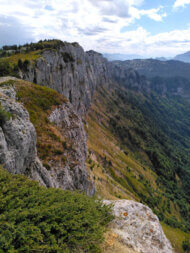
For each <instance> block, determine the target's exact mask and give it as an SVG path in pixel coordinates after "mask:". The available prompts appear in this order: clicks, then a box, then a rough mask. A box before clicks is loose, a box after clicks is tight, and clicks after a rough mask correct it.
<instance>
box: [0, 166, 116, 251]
mask: <svg viewBox="0 0 190 253" xmlns="http://www.w3.org/2000/svg"><path fill="white" fill-rule="evenodd" d="M0 213H1V216H0V234H1V237H0V251H1V252H99V251H100V249H99V245H100V244H101V242H102V239H103V233H104V231H105V226H106V225H107V224H108V223H109V221H111V219H112V216H111V215H110V207H108V206H104V205H103V204H102V203H101V201H99V200H95V199H94V198H90V197H87V196H86V195H84V194H80V193H77V192H71V191H63V190H60V189H46V188H44V187H40V186H39V185H38V183H36V182H34V181H31V180H29V179H27V178H26V177H24V176H21V175H11V174H9V173H8V172H7V171H5V170H3V169H2V168H0Z"/></svg>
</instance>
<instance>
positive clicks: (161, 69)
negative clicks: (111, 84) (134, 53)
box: [114, 59, 190, 80]
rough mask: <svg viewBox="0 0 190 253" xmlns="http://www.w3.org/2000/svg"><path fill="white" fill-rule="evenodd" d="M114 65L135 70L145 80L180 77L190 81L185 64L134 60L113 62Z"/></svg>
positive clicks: (189, 65) (188, 70)
mask: <svg viewBox="0 0 190 253" xmlns="http://www.w3.org/2000/svg"><path fill="white" fill-rule="evenodd" d="M114 64H115V65H117V66H119V67H122V68H125V69H135V70H136V71H138V73H139V74H141V75H145V76H146V77H147V78H154V77H156V76H159V77H163V78H171V77H182V78H186V79H188V80H190V64H189V63H185V62H180V61H174V60H169V61H159V60H155V59H144V60H143V59H139V60H138V59H136V60H127V61H114Z"/></svg>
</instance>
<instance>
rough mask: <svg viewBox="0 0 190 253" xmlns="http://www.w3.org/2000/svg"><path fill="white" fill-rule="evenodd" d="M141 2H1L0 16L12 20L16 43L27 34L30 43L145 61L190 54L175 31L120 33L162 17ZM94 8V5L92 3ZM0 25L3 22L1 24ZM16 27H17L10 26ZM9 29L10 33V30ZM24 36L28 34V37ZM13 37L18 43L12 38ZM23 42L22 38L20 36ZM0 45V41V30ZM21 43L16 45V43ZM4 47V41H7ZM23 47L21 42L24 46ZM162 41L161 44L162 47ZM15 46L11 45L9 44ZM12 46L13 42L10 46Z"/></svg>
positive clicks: (186, 35) (184, 33)
mask: <svg viewBox="0 0 190 253" xmlns="http://www.w3.org/2000/svg"><path fill="white" fill-rule="evenodd" d="M142 2H143V0H80V4H79V1H78V0H68V1H63V0H30V1H27V0H20V1H15V0H0V9H1V14H0V15H1V16H2V15H3V16H4V17H6V18H7V22H6V21H5V20H3V22H4V24H5V23H7V24H8V23H9V22H8V20H9V19H10V18H14V20H17V23H18V24H19V27H23V29H19V30H18V29H17V26H16V25H15V27H14V22H12V23H11V25H12V26H13V28H15V31H18V32H17V33H14V36H15V41H18V38H23V36H24V34H25V33H27V31H26V27H27V29H28V31H29V34H30V35H31V36H29V37H28V36H27V38H30V37H32V38H33V41H37V40H40V39H45V38H57V39H61V40H63V41H70V42H73V41H78V42H79V43H80V44H81V45H82V46H83V47H84V48H85V49H86V50H89V49H94V50H97V51H100V52H109V53H135V54H142V55H147V56H150V55H152V56H158V55H162V52H163V53H165V55H172V54H175V51H176V49H177V50H178V52H179V51H180V50H181V48H180V47H179V45H181V46H182V49H183V51H185V48H188V47H189V48H188V50H189V49H190V46H189V45H190V44H189V43H186V42H185V41H188V40H189V41H190V37H189V36H190V35H189V34H190V30H189V29H187V30H184V31H174V32H173V33H163V34H159V35H155V36H151V34H150V33H149V32H148V31H146V30H145V29H144V28H142V27H141V26H139V27H138V28H137V29H134V30H133V31H126V32H124V33H121V29H122V28H123V27H128V26H129V25H130V24H132V23H134V21H135V20H137V19H139V20H140V18H141V17H142V16H147V17H149V18H150V19H152V20H154V21H157V22H160V21H163V18H164V17H165V16H166V13H164V9H163V7H159V8H154V9H148V10H143V9H141V4H142ZM94 3H96V5H95V4H94ZM0 22H1V23H3V22H2V20H0ZM15 24H16V22H15ZM13 30H14V29H13ZM27 35H28V34H27ZM16 37H18V38H16ZM25 37H26V36H25ZM0 38H1V39H0V44H1V45H2V43H5V40H6V37H5V38H4V40H2V36H1V30H0ZM19 41H20V40H19ZM8 42H9V41H8ZM23 42H25V41H23ZM165 42H166V43H165ZM13 43H14V42H13ZM15 43H16V42H15Z"/></svg>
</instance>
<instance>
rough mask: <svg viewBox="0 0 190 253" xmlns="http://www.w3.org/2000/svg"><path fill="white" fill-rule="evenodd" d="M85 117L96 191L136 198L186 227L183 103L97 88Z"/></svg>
mask: <svg viewBox="0 0 190 253" xmlns="http://www.w3.org/2000/svg"><path fill="white" fill-rule="evenodd" d="M87 122H88V125H87V126H88V127H87V132H88V142H89V158H88V165H89V170H90V171H92V173H93V174H94V175H95V182H96V186H97V190H98V192H99V193H100V194H101V195H102V196H106V197H111V198H135V199H136V200H138V201H142V202H143V203H146V204H147V205H149V206H150V207H151V208H152V209H153V210H154V212H155V213H157V214H158V216H159V218H160V220H162V221H163V222H164V223H165V224H168V225H170V226H171V227H173V228H180V229H181V230H184V231H186V232H189V229H190V223H189V221H190V212H189V211H190V205H189V201H190V200H189V196H190V194H189V183H190V167H189V166H190V159H189V148H190V135H189V130H190V105H189V103H188V102H187V101H186V100H184V99H182V98H180V97H178V98H176V97H161V96H158V95H156V94H155V93H151V94H143V93H140V92H136V91H133V90H131V89H126V88H121V87H119V88H115V89H113V90H110V91H109V92H108V91H107V90H106V89H103V88H100V89H99V90H98V91H97V92H96V94H95V97H94V100H93V104H92V107H91V110H90V112H89V114H88V117H87ZM166 228H167V227H166ZM174 234H175V233H173V235H174ZM179 238H180V237H179ZM182 238H183V239H184V237H183V236H182ZM178 243H179V245H178V250H179V252H181V251H180V247H181V245H180V244H181V243H182V241H181V239H179V240H178Z"/></svg>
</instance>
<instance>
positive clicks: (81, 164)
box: [49, 103, 95, 195]
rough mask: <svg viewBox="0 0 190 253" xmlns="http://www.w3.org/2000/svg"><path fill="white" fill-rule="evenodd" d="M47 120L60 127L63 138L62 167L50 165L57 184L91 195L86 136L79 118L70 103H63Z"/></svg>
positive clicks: (92, 192) (92, 185)
mask: <svg viewBox="0 0 190 253" xmlns="http://www.w3.org/2000/svg"><path fill="white" fill-rule="evenodd" d="M49 120H50V122H52V123H54V124H55V125H56V126H57V127H58V128H59V129H60V131H61V134H62V135H63V136H64V138H65V151H64V154H63V155H64V157H65V161H64V168H63V166H62V165H60V166H59V165H58V166H55V165H54V164H52V165H51V167H52V168H53V169H54V178H56V182H57V186H58V187H61V188H64V189H70V190H75V189H78V190H81V191H84V192H86V193H87V194H88V195H93V194H94V192H95V188H94V184H93V183H92V180H91V179H89V176H88V173H87V170H86V167H85V161H86V157H87V144H86V141H87V137H86V133H85V131H84V127H83V123H82V121H81V119H80V118H79V117H78V115H77V114H76V113H75V112H74V110H73V107H72V105H71V104H70V103H65V104H63V105H62V106H60V107H59V108H56V109H55V110H54V111H53V112H52V113H51V114H50V116H49ZM55 172H56V173H55Z"/></svg>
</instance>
